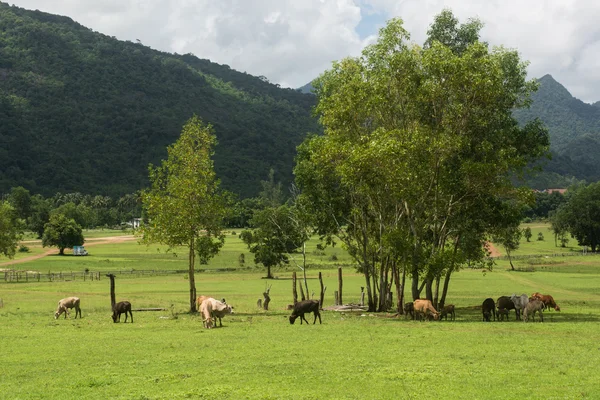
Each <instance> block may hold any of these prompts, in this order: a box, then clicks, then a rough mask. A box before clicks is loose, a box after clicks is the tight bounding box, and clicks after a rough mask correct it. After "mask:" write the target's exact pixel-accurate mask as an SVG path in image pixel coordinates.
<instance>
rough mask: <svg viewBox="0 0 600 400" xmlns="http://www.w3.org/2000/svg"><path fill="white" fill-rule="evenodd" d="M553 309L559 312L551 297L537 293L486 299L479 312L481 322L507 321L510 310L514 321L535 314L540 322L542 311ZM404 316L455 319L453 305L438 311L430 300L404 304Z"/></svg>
mask: <svg viewBox="0 0 600 400" xmlns="http://www.w3.org/2000/svg"><path fill="white" fill-rule="evenodd" d="M550 308H553V309H554V310H556V311H560V307H559V306H558V305H557V304H556V302H555V301H554V299H553V298H552V296H550V295H548V294H540V293H538V292H536V293H534V294H532V295H531V297H529V296H527V295H526V294H522V295H520V296H517V295H516V294H513V295H512V296H500V297H499V298H498V300H496V301H495V302H494V299H492V298H491V297H490V298H487V299H485V300H484V301H483V304H482V305H481V312H482V314H483V321H487V322H489V321H491V320H494V321H496V320H498V321H503V320H504V319H506V320H507V321H508V315H509V311H510V310H515V314H516V319H517V320H521V319H522V320H523V321H525V322H527V321H529V318H530V317H531V319H532V320H533V321H535V314H536V313H537V314H538V316H539V318H540V321H542V322H543V321H544V315H543V314H542V311H543V310H545V309H550ZM404 314H405V316H406V318H408V317H412V319H421V320H425V319H434V320H441V319H443V318H446V320H447V319H448V316H450V320H454V319H455V318H456V313H455V307H454V304H449V305H447V306H444V307H443V308H442V310H441V311H438V310H436V309H435V307H434V306H433V303H432V302H431V301H430V300H425V299H417V300H415V301H414V302H410V303H406V304H404Z"/></svg>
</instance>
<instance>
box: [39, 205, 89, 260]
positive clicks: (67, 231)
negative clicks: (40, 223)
mask: <svg viewBox="0 0 600 400" xmlns="http://www.w3.org/2000/svg"><path fill="white" fill-rule="evenodd" d="M83 242H84V238H83V231H82V229H81V226H79V225H78V224H77V222H75V220H74V219H72V218H68V217H67V216H65V215H63V214H53V215H51V216H50V221H49V222H48V223H47V224H46V225H45V226H44V235H43V237H42V245H43V246H44V247H58V250H59V254H60V255H64V251H65V249H67V248H68V249H72V248H73V246H81V245H82V244H83Z"/></svg>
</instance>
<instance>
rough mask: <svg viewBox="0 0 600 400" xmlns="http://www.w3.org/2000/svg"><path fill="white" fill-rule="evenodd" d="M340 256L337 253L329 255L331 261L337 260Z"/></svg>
mask: <svg viewBox="0 0 600 400" xmlns="http://www.w3.org/2000/svg"><path fill="white" fill-rule="evenodd" d="M337 260H338V258H337V256H336V255H335V254H332V255H331V257H329V261H337Z"/></svg>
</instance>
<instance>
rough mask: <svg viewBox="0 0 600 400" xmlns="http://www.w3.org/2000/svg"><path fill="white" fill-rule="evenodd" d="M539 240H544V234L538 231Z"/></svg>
mask: <svg viewBox="0 0 600 400" xmlns="http://www.w3.org/2000/svg"><path fill="white" fill-rule="evenodd" d="M537 240H544V234H543V233H542V232H540V233H538V238H537Z"/></svg>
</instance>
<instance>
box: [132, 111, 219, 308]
mask: <svg viewBox="0 0 600 400" xmlns="http://www.w3.org/2000/svg"><path fill="white" fill-rule="evenodd" d="M215 144H216V137H215V135H214V133H213V131H212V126H210V125H204V124H203V122H202V120H201V119H200V118H198V117H197V116H194V117H192V118H190V120H189V121H187V122H186V124H185V125H184V126H183V129H182V131H181V136H180V137H179V139H178V140H177V141H176V142H175V143H174V144H173V145H171V146H169V148H168V153H169V157H168V159H167V160H163V161H162V163H161V165H160V166H158V167H154V166H152V165H150V167H149V174H150V182H151V188H150V189H149V190H146V191H144V192H143V193H142V203H143V207H144V212H145V217H146V223H145V224H143V225H142V226H141V228H140V232H139V234H140V235H141V236H142V240H143V242H144V243H147V244H150V243H161V244H164V245H167V246H168V247H169V250H171V249H173V248H175V247H176V246H187V247H188V250H189V264H188V276H189V284H190V308H191V310H192V311H195V310H196V286H195V279H194V267H195V255H196V253H197V254H198V257H199V260H200V262H201V263H202V264H206V263H207V262H208V260H209V259H210V258H212V257H214V256H215V255H216V254H217V253H218V252H219V249H220V248H221V247H222V246H223V242H224V237H225V235H224V234H223V232H222V228H223V221H224V220H225V217H226V216H227V211H228V210H227V206H228V196H226V195H224V194H222V193H221V192H220V191H219V181H218V180H217V178H216V176H215V171H214V167H213V160H212V155H213V148H214V146H215Z"/></svg>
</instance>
